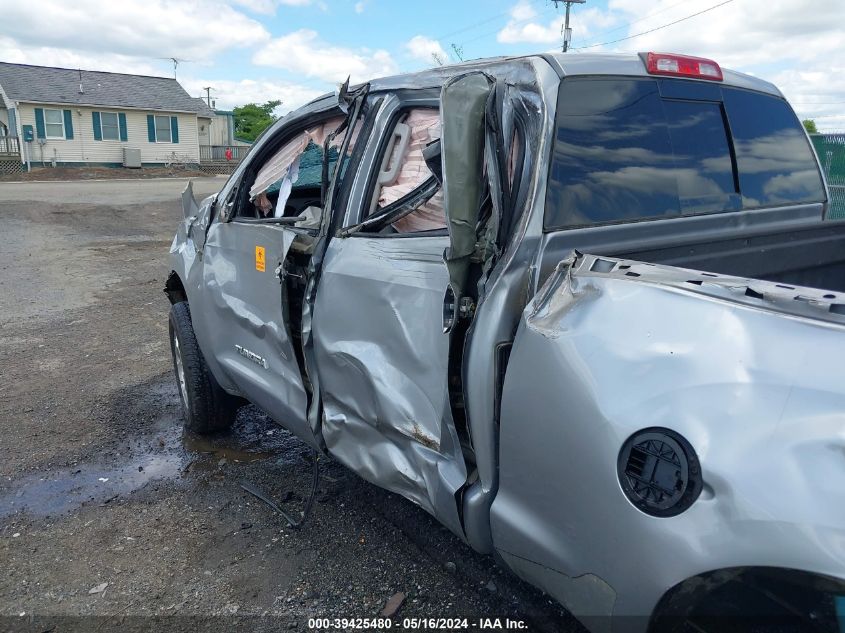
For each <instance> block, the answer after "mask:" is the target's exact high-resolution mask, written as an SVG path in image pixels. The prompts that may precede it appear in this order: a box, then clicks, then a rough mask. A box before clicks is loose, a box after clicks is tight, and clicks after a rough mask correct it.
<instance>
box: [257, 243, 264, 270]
mask: <svg viewBox="0 0 845 633" xmlns="http://www.w3.org/2000/svg"><path fill="white" fill-rule="evenodd" d="M264 267H265V259H264V247H263V246H256V247H255V270H257V271H258V272H260V273H263V272H264Z"/></svg>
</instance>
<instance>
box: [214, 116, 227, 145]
mask: <svg viewBox="0 0 845 633" xmlns="http://www.w3.org/2000/svg"><path fill="white" fill-rule="evenodd" d="M210 145H229V115H226V114H218V115H216V116H215V117H214V118H213V119H212V120H211V143H210Z"/></svg>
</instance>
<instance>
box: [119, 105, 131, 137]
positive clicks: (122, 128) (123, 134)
mask: <svg viewBox="0 0 845 633" xmlns="http://www.w3.org/2000/svg"><path fill="white" fill-rule="evenodd" d="M117 125H118V127H119V128H120V140H121V141H126V140H129V135H128V134H127V131H126V114H125V113H124V112H118V113H117Z"/></svg>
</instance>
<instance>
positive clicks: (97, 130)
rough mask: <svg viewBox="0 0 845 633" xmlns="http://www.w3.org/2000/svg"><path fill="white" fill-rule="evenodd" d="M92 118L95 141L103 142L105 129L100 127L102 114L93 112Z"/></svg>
mask: <svg viewBox="0 0 845 633" xmlns="http://www.w3.org/2000/svg"><path fill="white" fill-rule="evenodd" d="M91 118H92V119H93V122H94V140H95V141H102V140H103V128H102V126H101V125H100V113H99V112H92V113H91Z"/></svg>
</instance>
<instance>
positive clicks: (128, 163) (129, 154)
mask: <svg viewBox="0 0 845 633" xmlns="http://www.w3.org/2000/svg"><path fill="white" fill-rule="evenodd" d="M123 166H124V167H134V168H139V167H141V150H140V149H138V148H137V147H124V148H123Z"/></svg>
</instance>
